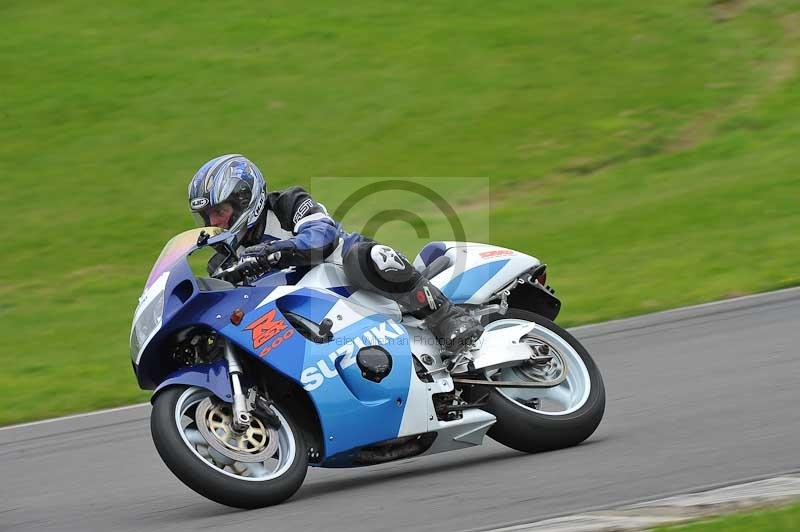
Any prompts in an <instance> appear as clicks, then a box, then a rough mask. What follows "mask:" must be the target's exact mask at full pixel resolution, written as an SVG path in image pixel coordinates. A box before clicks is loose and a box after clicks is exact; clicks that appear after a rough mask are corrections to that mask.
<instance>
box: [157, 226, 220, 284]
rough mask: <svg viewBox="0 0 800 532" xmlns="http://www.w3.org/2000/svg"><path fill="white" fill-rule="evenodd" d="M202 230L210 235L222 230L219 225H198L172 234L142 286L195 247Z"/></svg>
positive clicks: (217, 233) (168, 268)
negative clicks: (195, 227) (177, 233)
mask: <svg viewBox="0 0 800 532" xmlns="http://www.w3.org/2000/svg"><path fill="white" fill-rule="evenodd" d="M203 231H205V232H206V233H207V234H208V235H209V236H212V237H214V236H217V235H220V234H222V233H223V232H224V230H223V229H220V228H219V227H199V228H197V229H190V230H189V231H184V232H183V233H181V234H179V235H176V236H174V237H173V238H172V239H171V240H170V241H169V242H167V245H165V246H164V249H163V250H161V255H159V256H158V259H156V263H155V264H154V265H153V269H152V270H150V275H149V276H148V277H147V283H146V284H145V287H144V288H145V290H147V289H148V288H149V287H150V285H152V284H153V283H154V282H155V281H156V280H157V279H158V278H159V277H161V275H162V274H163V273H164V272H166V271H169V270H170V269H172V267H173V266H175V264H176V263H177V262H178V261H180V260H182V259H183V258H184V257H186V255H188V254H189V253H191V252H192V251H193V250H194V249H195V248H196V247H197V239H198V238H199V237H200V233H201V232H203Z"/></svg>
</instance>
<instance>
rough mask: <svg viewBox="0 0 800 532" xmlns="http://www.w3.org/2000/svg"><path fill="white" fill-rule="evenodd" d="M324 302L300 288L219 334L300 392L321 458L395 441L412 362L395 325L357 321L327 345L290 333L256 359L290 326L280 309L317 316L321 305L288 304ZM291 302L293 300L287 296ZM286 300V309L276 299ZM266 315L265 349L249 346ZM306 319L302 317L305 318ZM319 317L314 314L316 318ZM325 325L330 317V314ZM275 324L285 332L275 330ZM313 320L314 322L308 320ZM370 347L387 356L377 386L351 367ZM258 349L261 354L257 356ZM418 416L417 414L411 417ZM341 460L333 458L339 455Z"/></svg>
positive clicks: (373, 318) (320, 294)
mask: <svg viewBox="0 0 800 532" xmlns="http://www.w3.org/2000/svg"><path fill="white" fill-rule="evenodd" d="M302 295H305V296H306V297H309V298H311V299H322V300H326V299H330V300H333V301H329V303H330V307H329V308H331V309H332V308H333V307H334V305H335V303H336V301H335V300H336V299H338V298H336V297H335V296H334V295H332V294H331V295H329V294H328V293H327V292H324V291H317V290H312V289H301V290H297V291H294V292H291V293H290V294H288V295H285V296H283V297H281V298H278V299H276V300H274V301H270V302H268V303H267V304H264V305H261V306H259V307H257V308H256V309H255V310H253V311H251V312H250V313H247V314H246V315H245V318H244V320H242V322H241V324H240V325H239V326H234V325H228V326H226V327H224V328H223V329H222V330H221V331H220V332H221V333H222V334H223V335H225V336H226V337H228V338H230V339H231V340H232V341H234V342H235V343H236V344H237V345H239V346H240V347H241V348H242V349H243V350H244V351H246V352H247V353H248V354H249V355H250V356H253V357H256V358H258V359H259V360H261V361H262V362H263V363H265V364H267V365H269V366H270V367H272V368H273V369H275V370H276V371H279V372H280V373H282V374H283V375H285V376H286V377H288V378H290V379H292V380H293V381H295V382H296V383H298V384H299V385H300V386H302V387H303V388H304V389H305V390H306V392H307V393H308V394H309V396H310V398H311V401H312V403H313V404H314V406H315V408H316V409H317V413H318V415H319V419H320V422H321V424H322V427H321V428H322V434H323V437H324V438H325V449H324V456H323V464H322V465H326V464H325V463H324V460H325V459H327V458H328V457H331V456H333V455H337V454H341V453H344V452H346V451H349V450H351V449H356V448H358V447H361V446H364V445H368V444H371V443H375V442H378V441H383V440H388V439H392V438H395V437H397V435H398V434H399V430H400V425H401V422H402V420H403V414H404V412H405V407H406V403H407V398H408V390H409V383H410V379H411V373H412V372H413V364H412V360H411V350H410V348H409V339H408V334H407V332H406V331H405V329H404V328H403V327H402V326H401V325H400V324H398V323H397V322H395V321H393V320H391V319H387V318H386V317H385V316H382V315H377V314H376V315H370V316H363V317H362V318H361V319H360V320H358V321H356V322H355V323H353V324H352V325H350V326H348V327H345V328H343V329H341V330H339V331H338V332H337V333H335V334H334V335H333V338H332V339H331V341H329V342H326V343H322V344H317V343H314V342H312V341H310V340H308V339H306V338H305V337H304V336H303V335H302V334H300V333H299V332H296V331H295V332H294V333H292V334H290V335H289V336H288V338H286V339H285V340H282V341H281V342H279V343H278V345H276V346H275V347H271V346H269V347H270V349H269V351H268V352H267V353H266V354H264V355H263V356H262V355H261V350H263V347H264V346H265V345H268V344H269V342H270V341H272V340H273V338H283V335H285V334H286V331H288V330H294V329H291V325H290V324H289V323H288V320H286V317H285V316H284V315H283V313H282V312H281V307H283V308H284V309H286V308H293V309H294V310H298V309H303V310H307V311H309V312H310V313H318V312H320V310H319V309H320V308H322V306H323V304H322V303H321V302H317V303H315V304H312V305H308V306H307V307H305V308H304V307H303V306H302V305H301V306H300V307H298V306H294V303H296V298H298V297H301V296H302ZM292 296H294V297H292ZM284 298H288V299H289V301H287V302H286V303H285V304H286V307H284V302H283V299H284ZM266 316H271V317H270V318H269V321H270V322H272V323H278V324H279V325H276V326H275V330H276V332H275V335H274V336H271V337H270V338H269V340H267V341H266V343H264V344H261V345H259V347H258V348H256V347H254V336H253V331H254V329H252V328H251V329H248V327H250V326H252V325H253V324H254V323H259V320H263V319H265V317H266ZM306 317H309V319H311V318H310V316H306ZM317 317H319V314H318V315H317ZM331 319H335V316H334V317H333V318H331ZM281 321H283V322H284V323H285V325H286V327H287V328H285V329H284V328H282V327H283V324H281V323H280V322H281ZM314 321H316V320H314ZM369 345H378V346H380V347H382V348H383V349H385V350H386V351H387V352H388V353H389V354H390V356H391V357H392V369H391V372H390V373H389V374H388V375H387V376H386V377H385V378H384V379H383V380H381V381H380V382H372V381H369V380H367V379H365V378H364V377H363V376H362V374H361V369H360V368H359V366H358V364H357V363H356V356H357V353H358V350H359V349H360V348H363V347H366V346H369ZM260 348H261V350H260ZM419 415H421V416H422V415H425V412H421V413H419ZM340 459H341V457H340Z"/></svg>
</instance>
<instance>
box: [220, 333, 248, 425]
mask: <svg viewBox="0 0 800 532" xmlns="http://www.w3.org/2000/svg"><path fill="white" fill-rule="evenodd" d="M225 360H226V361H227V362H228V373H229V374H230V377H231V388H232V390H233V429H234V430H235V431H237V432H244V431H245V430H247V428H248V427H249V426H250V422H251V421H252V417H251V415H250V411H249V409H248V408H247V396H245V394H244V392H243V391H242V383H241V382H240V381H239V377H240V376H241V374H242V366H241V365H240V364H239V360H238V359H237V358H236V353H235V352H234V350H233V345H232V344H231V341H230V340H226V341H225Z"/></svg>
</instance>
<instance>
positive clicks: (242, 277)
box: [215, 257, 264, 284]
mask: <svg viewBox="0 0 800 532" xmlns="http://www.w3.org/2000/svg"><path fill="white" fill-rule="evenodd" d="M263 269H264V268H263V267H262V266H261V264H259V262H258V259H256V258H255V257H244V258H242V259H240V260H239V262H237V263H236V264H234V265H233V266H231V267H230V268H226V269H224V270H222V271H221V272H219V275H217V276H215V277H219V278H221V279H223V280H225V281H228V282H232V283H233V284H239V283H242V284H245V282H249V278H251V277H256V276H258V275H259V271H260V270H263Z"/></svg>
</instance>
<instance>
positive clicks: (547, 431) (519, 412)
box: [484, 309, 606, 453]
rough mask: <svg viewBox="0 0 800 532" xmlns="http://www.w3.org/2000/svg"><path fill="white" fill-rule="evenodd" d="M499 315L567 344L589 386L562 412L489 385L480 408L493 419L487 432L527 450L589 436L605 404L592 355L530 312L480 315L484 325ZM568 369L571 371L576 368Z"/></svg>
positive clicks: (558, 446)
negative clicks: (537, 406) (546, 409)
mask: <svg viewBox="0 0 800 532" xmlns="http://www.w3.org/2000/svg"><path fill="white" fill-rule="evenodd" d="M502 319H517V320H525V321H529V322H534V323H536V324H537V325H539V326H540V327H543V328H545V329H547V330H549V331H550V332H552V333H554V334H555V335H557V336H558V337H560V338H561V339H562V340H563V341H565V342H566V343H567V344H569V346H571V347H572V349H573V350H574V351H575V353H576V354H577V355H578V356H579V357H580V360H581V362H582V363H583V366H584V367H585V369H586V372H587V373H588V377H589V383H590V389H589V393H588V397H586V400H585V401H584V402H583V404H582V405H580V407H579V408H577V409H575V410H574V411H567V412H566V413H564V414H563V415H562V414H558V413H550V414H546V413H542V412H541V411H537V410H536V409H535V408H532V407H530V406H527V405H525V404H522V403H521V402H519V401H515V400H514V399H513V398H512V397H511V396H510V394H509V393H507V392H506V393H504V391H503V390H502V389H498V388H491V389H489V397H488V401H487V405H486V407H485V408H484V409H485V410H487V411H489V412H491V413H492V414H494V415H495V416H496V417H497V422H496V423H495V424H494V425H493V426H492V428H491V429H490V430H489V432H488V434H489V436H490V437H491V438H493V439H494V440H496V441H498V442H500V443H502V444H503V445H506V446H508V447H511V448H513V449H516V450H518V451H523V452H528V453H534V452H540V451H550V450H554V449H561V448H564V447H571V446H573V445H577V444H579V443H581V442H582V441H584V440H585V439H586V438H588V437H589V436H591V435H592V433H593V432H594V431H595V429H596V428H597V426H598V425H599V424H600V421H601V420H602V419H603V413H604V411H605V404H606V397H605V387H604V385H603V379H602V377H601V375H600V370H599V369H598V368H597V365H596V364H595V363H594V361H593V360H592V357H591V356H590V355H589V353H588V352H587V351H586V349H585V348H584V347H583V346H582V345H581V344H580V342H578V340H576V339H575V337H573V336H572V335H571V334H570V333H569V332H567V331H566V330H564V329H563V328H561V327H559V326H558V325H556V324H555V323H553V322H552V321H550V320H548V319H547V318H544V317H542V316H540V315H538V314H534V313H533V312H529V311H526V310H520V309H509V310H508V312H506V314H504V315H502V316H501V315H491V316H488V317H487V318H485V319H484V325H486V324H489V323H492V322H494V321H498V320H502ZM569 369H572V370H573V371H574V370H575V369H576V368H569ZM569 369H568V371H569ZM578 369H580V368H578ZM505 390H506V391H508V390H512V389H510V388H506V389H505Z"/></svg>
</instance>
